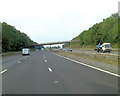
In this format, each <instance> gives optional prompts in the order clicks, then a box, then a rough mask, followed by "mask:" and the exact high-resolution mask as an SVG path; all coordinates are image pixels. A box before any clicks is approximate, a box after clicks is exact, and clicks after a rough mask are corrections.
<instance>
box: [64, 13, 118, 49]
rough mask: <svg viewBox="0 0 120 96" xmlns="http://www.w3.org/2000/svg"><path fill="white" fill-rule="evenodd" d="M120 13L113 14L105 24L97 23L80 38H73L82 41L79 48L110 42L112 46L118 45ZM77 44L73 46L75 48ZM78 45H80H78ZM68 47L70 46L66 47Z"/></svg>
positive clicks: (104, 21)
mask: <svg viewBox="0 0 120 96" xmlns="http://www.w3.org/2000/svg"><path fill="white" fill-rule="evenodd" d="M119 18H120V17H119V16H118V13H116V14H112V15H111V16H110V17H109V18H107V19H103V22H100V23H96V24H95V25H93V26H92V27H91V28H89V29H88V30H85V31H83V32H82V33H81V34H80V35H79V36H77V37H75V38H73V39H72V40H80V42H79V47H82V45H83V42H84V46H90V45H96V44H98V43H104V42H109V43H111V45H116V44H117V43H118V41H119V40H118V39H119V37H118V25H119V24H118V23H120V22H118V20H119ZM76 44H77V43H75V44H72V47H73V48H74V47H75V46H76ZM77 45H78V44H77ZM64 46H66V47H67V46H68V45H64Z"/></svg>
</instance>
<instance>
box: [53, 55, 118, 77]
mask: <svg viewBox="0 0 120 96" xmlns="http://www.w3.org/2000/svg"><path fill="white" fill-rule="evenodd" d="M55 55H57V56H59V57H62V58H65V59H67V60H70V61H73V62H75V63H78V64H81V65H84V66H87V67H90V68H93V69H96V70H99V71H102V72H105V73H108V74H110V75H113V76H117V77H120V75H118V74H116V73H112V72H109V71H106V70H103V69H100V68H97V67H94V66H91V65H88V64H85V63H82V62H79V61H76V60H73V59H70V58H67V57H64V56H61V55H58V54H55Z"/></svg>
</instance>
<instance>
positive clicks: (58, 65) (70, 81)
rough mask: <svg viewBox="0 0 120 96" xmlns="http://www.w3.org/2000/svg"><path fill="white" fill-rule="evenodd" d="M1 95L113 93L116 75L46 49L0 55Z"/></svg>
mask: <svg viewBox="0 0 120 96" xmlns="http://www.w3.org/2000/svg"><path fill="white" fill-rule="evenodd" d="M2 65H3V71H2V72H1V74H2V87H3V90H2V91H3V92H2V93H3V94H117V93H118V77H117V76H113V75H111V74H108V73H105V72H101V71H99V70H96V69H93V68H90V67H87V66H84V65H81V64H78V63H76V62H73V61H71V60H67V59H65V58H62V57H59V56H57V55H55V54H53V53H52V52H50V51H44V50H43V51H39V52H31V55H30V56H21V54H19V55H18V54H17V55H11V56H4V57H3V64H2Z"/></svg>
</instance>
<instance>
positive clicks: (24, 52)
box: [22, 48, 30, 55]
mask: <svg viewBox="0 0 120 96" xmlns="http://www.w3.org/2000/svg"><path fill="white" fill-rule="evenodd" d="M22 55H30V49H28V48H23V49H22Z"/></svg>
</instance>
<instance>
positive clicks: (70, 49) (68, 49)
mask: <svg viewBox="0 0 120 96" xmlns="http://www.w3.org/2000/svg"><path fill="white" fill-rule="evenodd" d="M63 50H64V51H72V48H67V49H63Z"/></svg>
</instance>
